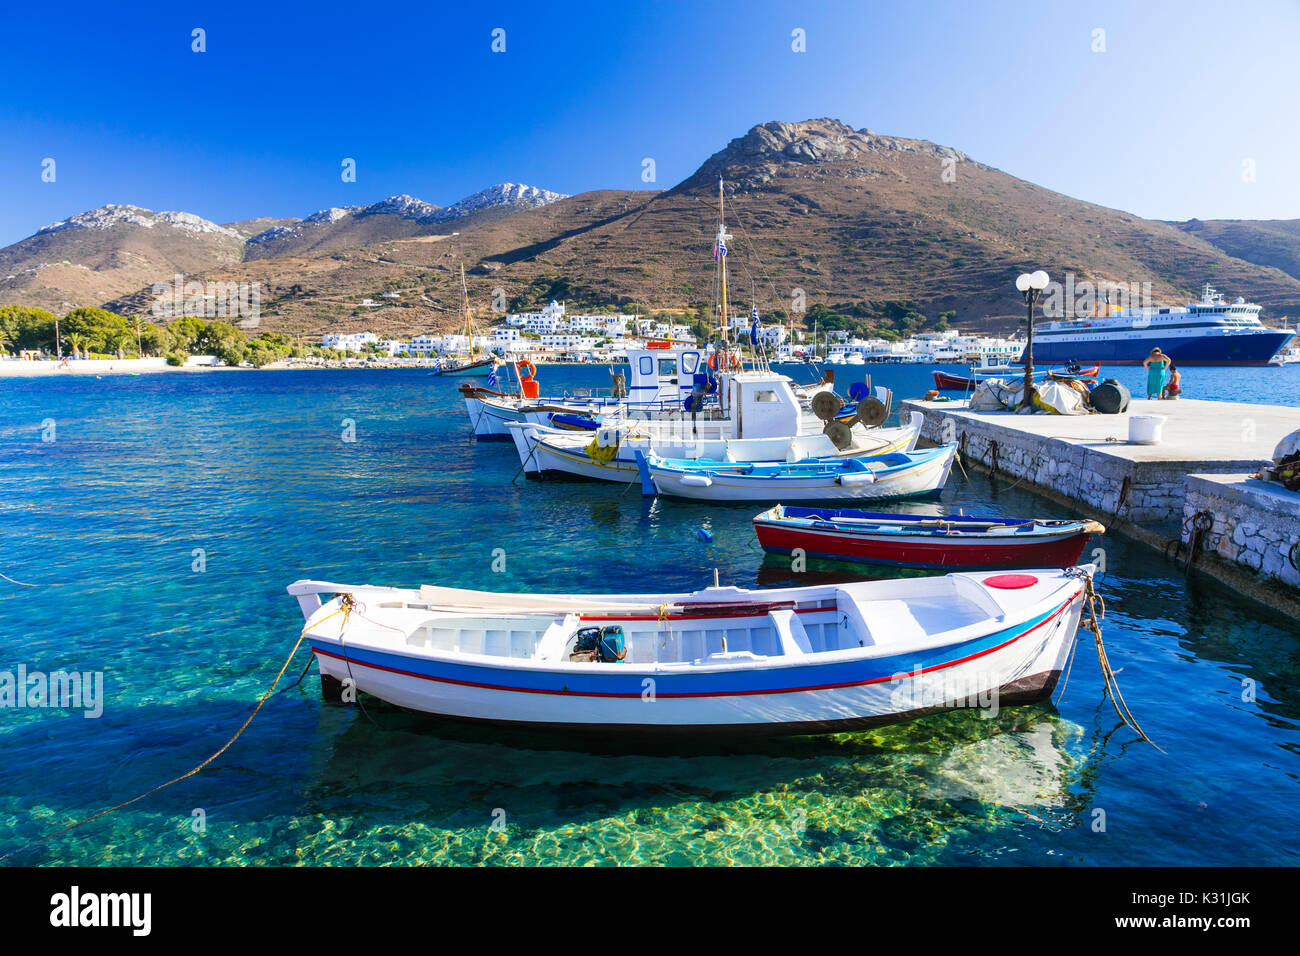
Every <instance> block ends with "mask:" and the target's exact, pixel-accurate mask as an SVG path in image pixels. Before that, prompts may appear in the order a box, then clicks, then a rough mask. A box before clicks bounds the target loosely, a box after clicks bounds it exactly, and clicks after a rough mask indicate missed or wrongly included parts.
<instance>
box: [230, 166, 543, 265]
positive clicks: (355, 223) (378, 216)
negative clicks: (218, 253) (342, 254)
mask: <svg viewBox="0 0 1300 956" xmlns="http://www.w3.org/2000/svg"><path fill="white" fill-rule="evenodd" d="M563 198H565V197H564V196H562V195H561V194H560V193H553V192H550V191H548V190H545V189H538V188H537V187H535V186H521V185H517V184H515V183H499V184H497V185H495V186H489V187H488V188H487V189H484V190H481V191H479V192H477V193H475V194H474V195H472V196H468V197H466V198H465V199H462V200H460V201H459V202H456V203H453V204H452V205H450V206H448V207H446V208H445V209H440V208H439V207H437V206H434V205H431V204H429V203H427V202H424V201H423V200H420V199H416V198H414V197H412V196H405V195H403V196H390V197H389V198H388V199H385V200H382V201H381V202H377V203H373V204H371V205H369V206H347V207H344V208H338V207H335V208H331V209H322V210H321V211H320V212H316V213H313V214H312V215H310V216H308V217H307V218H306V219H302V220H299V221H296V222H291V223H282V224H279V225H276V226H273V227H272V228H270V229H267V230H265V231H264V232H260V233H258V234H257V235H254V236H251V237H250V238H249V240H248V245H247V250H246V253H245V255H246V258H248V259H268V258H272V257H275V256H297V255H312V254H317V253H327V252H335V251H338V250H340V249H352V248H356V247H358V246H363V245H367V244H369V243H372V242H379V241H383V240H386V239H405V238H409V237H411V236H425V235H435V234H438V233H443V232H450V231H452V230H453V229H458V228H460V227H462V226H464V227H465V228H469V227H471V226H472V225H474V224H475V223H478V222H486V221H490V220H492V219H497V218H502V217H504V216H509V215H511V214H513V213H515V212H518V211H519V210H521V209H535V208H537V207H538V206H545V205H548V204H549V203H553V202H556V201H557V200H560V199H563Z"/></svg>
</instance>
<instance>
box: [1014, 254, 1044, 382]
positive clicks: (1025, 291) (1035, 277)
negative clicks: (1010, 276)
mask: <svg viewBox="0 0 1300 956" xmlns="http://www.w3.org/2000/svg"><path fill="white" fill-rule="evenodd" d="M1048 281H1049V280H1048V277H1047V273H1046V272H1044V271H1043V270H1042V269H1039V270H1038V271H1037V272H1026V273H1023V274H1022V275H1021V276H1020V278H1018V279H1016V289H1018V290H1019V292H1020V294H1021V295H1023V296H1024V297H1025V306H1026V308H1027V309H1028V319H1029V327H1028V329H1027V330H1026V332H1025V354H1024V356H1023V358H1024V361H1025V392H1024V395H1022V396H1021V398H1020V407H1021V408H1028V407H1030V405H1032V404H1033V394H1034V392H1033V388H1034V302H1035V301H1037V299H1038V296H1039V295H1040V294H1041V293H1042V291H1043V290H1044V289H1046V288H1047V283H1048Z"/></svg>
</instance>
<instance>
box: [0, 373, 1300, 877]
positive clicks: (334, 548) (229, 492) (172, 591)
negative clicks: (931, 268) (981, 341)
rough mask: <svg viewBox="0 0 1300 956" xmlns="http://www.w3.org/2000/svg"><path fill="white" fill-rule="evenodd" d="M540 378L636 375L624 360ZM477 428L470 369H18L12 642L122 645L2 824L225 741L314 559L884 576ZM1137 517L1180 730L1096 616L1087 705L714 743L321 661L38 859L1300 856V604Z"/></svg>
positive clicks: (958, 498) (55, 653)
mask: <svg viewBox="0 0 1300 956" xmlns="http://www.w3.org/2000/svg"><path fill="white" fill-rule="evenodd" d="M864 371H870V372H871V373H872V374H873V376H874V377H875V380H876V382H878V383H881V384H888V385H891V386H893V387H895V389H896V390H897V392H898V393H899V395H900V396H908V395H917V394H920V393H921V392H922V391H924V389H925V388H927V387H928V383H929V371H930V370H929V369H928V368H919V367H884V366H875V367H868V368H865V369H863V368H846V367H840V368H838V369H837V370H836V372H837V378H838V379H839V381H840V385H841V390H843V389H844V388H845V387H847V383H848V382H849V381H851V380H852V379H853V378H855V377H861V375H862V373H863V372H864ZM1138 372H1140V370H1136V371H1135V370H1132V369H1119V370H1117V373H1118V374H1117V377H1120V378H1121V379H1122V380H1124V381H1126V383H1128V384H1130V385H1134V386H1135V385H1137V384H1138V383H1139V380H1140V375H1138ZM1191 372H1192V373H1193V374H1194V375H1195V383H1194V384H1193V383H1192V382H1191V381H1189V383H1188V384H1189V387H1188V394H1189V395H1196V396H1197V397H1211V398H1235V399H1238V400H1246V401H1272V402H1277V403H1282V404H1300V368H1289V369H1250V370H1232V369H1195V370H1191ZM795 374H796V376H797V377H800V378H810V377H811V376H809V375H806V374H803V373H802V370H795ZM541 377H542V381H543V387H544V389H545V388H547V387H548V386H554V387H557V388H558V387H561V386H563V385H582V384H597V385H604V384H607V382H608V376H607V374H606V373H605V372H604V370H603V369H601V368H563V369H562V368H545V369H543V370H542V372H541ZM1129 377H1132V378H1133V379H1134V381H1133V382H1128V378H1129ZM1190 378H1191V375H1189V379H1190ZM45 419H53V420H54V423H55V428H56V438H57V440H56V441H54V442H49V443H47V442H42V441H41V440H40V437H41V429H42V421H43V420H45ZM343 419H352V420H353V422H354V423H355V430H356V441H355V442H353V443H345V442H343V441H342V440H341V436H342V434H343V424H342V422H343ZM468 435H469V427H468V422H467V420H466V418H465V415H464V410H463V406H462V405H461V404H460V402H459V399H458V397H457V396H456V395H455V383H454V382H453V381H441V380H439V379H436V378H433V377H430V376H428V375H425V374H424V373H421V372H375V373H369V372H347V373H342V372H339V373H321V372H228V373H216V374H170V375H153V376H138V377H131V376H116V377H105V378H103V379H89V380H85V379H64V380H59V381H55V382H40V381H25V380H7V381H5V380H0V529H3V531H0V573H4V574H6V575H8V576H9V577H11V578H14V579H15V580H18V581H24V582H30V583H34V584H37V585H38V587H34V588H25V587H18V586H15V585H12V584H9V583H8V582H5V581H3V580H0V669H8V670H13V669H16V667H17V665H18V664H19V663H25V664H26V665H27V666H28V668H29V669H36V668H41V669H44V670H47V671H48V670H55V669H58V668H63V669H67V670H74V669H75V670H102V671H103V672H104V674H105V681H106V695H107V703H106V708H105V711H104V714H103V716H102V717H101V718H99V719H97V720H87V719H84V718H83V717H81V716H80V715H79V714H75V713H74V714H70V713H66V712H61V711H52V710H4V711H0V761H3V764H2V765H3V766H4V768H5V785H4V787H3V788H2V790H3V792H2V793H0V832H3V834H4V837H3V843H0V852H4V851H7V850H8V849H11V848H13V847H16V846H18V845H20V844H22V843H24V842H26V841H28V840H32V839H36V838H39V837H42V836H45V835H46V834H48V833H50V832H51V831H52V830H55V829H57V828H59V827H61V826H64V825H66V824H67V823H70V822H72V821H74V820H76V819H79V818H81V817H83V816H87V815H89V814H90V813H93V812H95V811H98V810H100V809H102V808H104V807H106V806H109V805H111V804H113V803H117V802H120V801H122V800H124V799H128V798H130V797H132V796H134V795H136V794H137V793H139V792H141V791H144V790H146V789H148V788H149V787H152V786H153V785H155V784H156V783H158V782H160V781H162V780H165V779H169V778H171V777H172V776H175V775H176V774H178V773H180V772H183V771H185V770H188V769H189V768H190V767H192V766H193V765H194V764H196V763H198V762H199V761H201V760H202V759H204V758H206V757H207V756H208V755H209V754H210V753H211V752H212V751H213V750H214V749H216V747H217V746H219V745H220V744H221V743H223V742H224V741H225V740H226V739H227V738H228V737H229V735H230V734H231V733H233V732H234V730H235V729H236V728H237V727H238V725H239V724H240V723H241V722H242V721H243V719H244V718H245V717H246V716H247V714H248V712H249V710H250V708H251V705H252V702H253V701H255V700H256V698H257V697H258V696H259V695H260V694H261V692H262V691H263V690H264V688H265V687H266V685H267V684H268V683H269V682H270V679H271V677H272V676H273V675H274V673H275V669H276V668H277V667H279V665H280V663H281V662H282V660H283V658H284V656H285V655H286V654H287V653H288V649H289V648H290V647H291V646H292V643H293V641H294V639H295V638H296V637H297V635H298V633H299V631H300V629H301V623H302V619H301V616H300V614H299V612H298V610H297V606H296V603H295V602H294V601H293V600H292V599H291V598H289V597H288V596H287V595H286V594H285V593H284V586H285V585H286V584H287V583H289V582H290V581H292V580H294V579H296V578H299V577H319V578H332V579H336V580H339V581H344V582H350V583H356V582H372V583H382V584H403V585H414V584H418V583H421V582H426V581H427V582H436V583H444V584H452V585H462V586H473V587H485V588H494V589H512V590H513V589H519V590H526V589H550V590H555V589H565V590H606V589H608V590H629V589H645V588H664V589H674V588H689V587H695V586H699V585H700V584H702V583H705V582H706V581H707V580H709V579H710V578H711V575H712V569H713V568H715V567H716V568H718V569H719V571H720V574H721V577H722V580H723V581H724V582H726V583H734V584H737V585H742V586H753V585H763V586H771V585H776V584H781V583H785V582H792V581H794V580H795V579H796V578H797V579H798V580H799V581H802V582H804V583H810V582H811V580H814V579H820V578H823V577H825V578H830V577H838V578H840V579H848V578H852V577H855V576H859V575H864V574H870V573H872V572H871V571H870V570H869V569H862V568H858V567H855V566H852V565H833V564H832V565H826V564H814V565H812V566H811V567H810V572H809V573H808V574H803V575H792V574H791V573H790V571H789V565H788V562H786V561H782V560H780V559H775V558H770V557H769V558H766V559H765V558H764V557H763V555H762V552H761V551H760V550H759V549H758V547H757V544H756V542H755V540H754V535H753V532H752V530H751V526H750V521H749V519H750V518H751V517H752V514H753V513H754V512H755V511H756V510H757V509H755V508H752V507H744V506H739V507H736V506H723V507H716V506H714V507H710V506H704V505H697V504H690V503H679V502H664V503H659V504H655V505H645V504H643V503H642V501H641V499H640V497H639V495H638V494H637V493H636V489H632V490H630V491H627V492H624V491H623V489H620V488H618V487H615V486H605V485H595V484H579V483H564V482H547V483H537V482H528V481H525V480H523V479H522V478H521V479H520V480H519V481H518V482H517V483H516V484H513V485H512V484H511V483H510V477H511V475H513V474H514V472H515V471H516V470H517V468H518V461H517V458H516V457H515V455H514V452H513V450H512V449H511V448H510V447H509V446H507V445H495V444H484V445H476V444H475V443H474V442H473V441H472V440H470V439H469V437H468ZM942 501H943V503H945V504H947V505H950V506H952V507H957V506H961V507H965V508H983V509H996V510H1001V511H1004V512H1006V513H1008V514H1037V515H1043V516H1065V515H1066V514H1067V512H1066V511H1065V510H1064V509H1062V508H1061V507H1059V506H1057V505H1054V504H1052V503H1050V502H1046V501H1043V500H1041V499H1039V498H1037V497H1036V496H1034V495H1032V494H1030V493H1027V492H1025V491H1024V490H1023V489H1022V488H1011V487H1009V486H1008V484H1007V483H1005V482H1001V481H993V482H991V481H990V480H989V479H988V478H987V477H986V476H983V475H972V476H971V478H970V479H969V480H967V479H965V478H963V476H961V475H960V474H958V475H956V476H954V479H953V481H952V482H951V483H950V485H949V487H948V488H947V489H946V490H945V492H944V494H943V498H942ZM701 527H705V528H708V529H709V530H710V531H711V533H712V535H713V541H712V542H710V543H706V542H704V541H701V540H700V539H699V536H698V530H699V529H700V528H701ZM1103 546H1104V548H1105V550H1106V561H1107V567H1108V569H1109V570H1108V574H1107V575H1106V577H1105V579H1104V581H1103V582H1102V584H1101V591H1102V593H1103V594H1104V596H1105V598H1106V601H1107V604H1108V607H1109V614H1108V617H1107V620H1106V624H1105V634H1106V639H1107V647H1108V650H1109V653H1110V657H1111V661H1112V664H1113V665H1114V666H1115V667H1116V668H1117V669H1119V671H1120V673H1119V680H1120V683H1121V686H1122V688H1123V690H1124V693H1125V695H1126V697H1127V699H1128V702H1129V704H1130V706H1131V707H1132V708H1133V710H1134V712H1135V713H1136V715H1137V717H1138V719H1139V720H1140V721H1141V722H1142V724H1143V726H1144V728H1145V729H1146V730H1147V732H1148V733H1149V734H1150V735H1151V736H1152V738H1153V739H1155V740H1156V741H1157V742H1159V743H1160V744H1161V746H1162V747H1164V748H1165V750H1166V751H1167V753H1163V754H1162V753H1160V752H1159V751H1157V750H1155V749H1154V748H1152V747H1150V746H1148V745H1146V744H1143V743H1141V742H1139V741H1136V740H1135V739H1134V738H1133V736H1132V734H1131V733H1130V732H1129V731H1128V730H1126V729H1124V728H1123V727H1118V728H1117V721H1116V718H1115V716H1114V714H1113V712H1112V710H1111V709H1110V705H1109V703H1107V702H1106V700H1105V699H1104V697H1103V696H1102V691H1101V684H1100V677H1099V675H1098V671H1097V663H1096V659H1095V655H1093V654H1092V651H1091V647H1090V645H1088V644H1081V645H1080V648H1079V654H1078V656H1077V657H1076V660H1075V665H1074V670H1073V673H1072V676H1071V678H1070V681H1069V684H1068V685H1067V687H1066V689H1065V692H1064V696H1063V698H1062V699H1061V700H1060V702H1059V705H1058V706H1052V705H1040V706H1036V707H1028V708H1016V709H1012V710H1006V711H1003V712H1002V713H1001V714H999V715H998V716H997V717H996V718H993V719H988V720H986V719H982V718H980V717H979V716H978V715H976V714H972V713H963V714H950V715H940V716H934V717H929V718H925V719H923V720H919V721H915V722H912V723H909V724H904V725H900V726H896V727H888V728H883V729H879V730H876V731H873V732H870V733H863V734H845V735H837V736H828V737H818V738H798V739H777V740H765V741H757V742H755V741H746V742H739V743H736V742H721V743H708V742H700V743H696V744H689V745H682V744H681V743H675V744H665V745H655V744H645V743H627V744H620V743H619V742H616V741H615V742H604V743H592V742H591V741H569V740H566V739H564V738H561V737H556V736H551V735H527V734H519V733H506V732H502V731H496V730H490V729H478V728H466V727H462V726H459V725H455V724H450V723H446V722H439V721H433V720H428V719H423V718H417V717H414V716H411V715H407V714H403V713H401V712H398V711H395V710H393V709H391V708H388V707H385V706H383V705H380V704H378V703H376V702H373V701H372V702H369V703H368V704H367V706H366V707H365V709H364V711H363V710H361V709H347V708H336V707H330V706H326V705H323V704H322V703H321V702H320V700H319V697H318V691H317V682H316V678H315V674H314V672H313V673H312V674H311V675H310V676H309V677H308V678H307V679H306V680H305V681H304V682H303V685H302V686H301V687H300V688H297V689H294V690H290V691H288V692H286V693H283V694H281V695H279V696H277V697H276V698H275V699H274V700H272V701H271V702H269V703H268V704H267V705H266V707H265V708H263V711H262V713H261V715H260V716H259V717H258V719H257V720H256V721H255V722H254V723H253V725H252V726H251V727H250V728H249V730H248V731H247V732H246V733H245V734H244V736H243V737H242V738H240V740H239V741H238V742H237V743H236V744H235V746H234V747H233V748H232V749H231V750H230V751H228V752H227V753H226V754H225V755H224V756H223V757H222V758H220V759H219V760H218V761H217V762H216V764H215V765H214V767H213V768H212V769H210V770H209V771H207V772H204V773H203V774H200V775H198V776H197V777H195V778H191V779H189V780H187V781H185V782H183V783H181V784H178V785H177V786H175V787H172V788H170V789H168V790H165V791H163V792H161V793H159V794H156V795H154V796H152V797H150V798H148V799H147V800H145V801H142V802H141V803H139V804H136V805H134V806H132V807H130V808H128V809H126V810H124V811H121V812H119V813H118V814H115V815H113V816H110V817H106V818H104V819H101V820H97V821H95V822H94V823H91V824H89V825H87V826H85V827H83V828H81V829H80V830H77V831H76V832H74V833H72V834H69V835H67V836H64V837H59V838H56V839H54V840H52V841H51V842H50V843H49V844H47V845H46V846H44V847H42V848H40V849H38V850H35V851H32V852H31V854H30V855H27V856H24V857H21V858H18V859H17V860H15V861H14V862H26V863H33V862H36V863H45V864H113V863H119V864H120V863H145V864H155V863H157V864H213V863H237V864H293V863H307V864H328V863H339V864H355V863H359V862H360V863H376V864H382V863H396V864H405V863H416V862H425V863H474V864H477V863H486V864H493V865H508V864H534V863H589V862H594V863H602V864H607V863H669V864H698V863H705V864H721V863H728V862H741V863H767V862H788V863H850V864H857V863H879V864H915V863H989V864H1001V863H1012V864H1021V863H1035V864H1070V863H1086V864H1118V863H1131V864H1192V863H1196V864H1242V863H1251V864H1295V863H1296V862H1297V860H1300V837H1298V836H1297V831H1296V828H1295V826H1294V815H1295V811H1296V809H1297V807H1298V806H1300V754H1298V753H1297V748H1298V746H1300V694H1298V693H1297V685H1298V683H1300V645H1298V644H1297V638H1298V635H1297V633H1296V627H1295V625H1294V623H1293V622H1291V621H1288V620H1285V619H1282V618H1279V617H1273V616H1270V615H1268V614H1266V613H1264V612H1261V611H1259V610H1258V609H1256V608H1255V607H1254V606H1253V605H1250V604H1246V603H1243V602H1241V601H1239V600H1238V599H1236V598H1235V597H1234V596H1233V595H1232V594H1230V593H1228V592H1227V591H1226V590H1225V589H1223V588H1220V587H1218V586H1217V585H1215V584H1213V583H1209V584H1206V583H1196V582H1193V583H1192V584H1191V585H1186V584H1184V581H1183V576H1182V573H1181V570H1180V569H1178V568H1176V567H1175V566H1174V565H1172V564H1170V563H1168V562H1166V561H1165V560H1163V559H1162V558H1161V557H1160V556H1159V555H1157V554H1156V553H1155V552H1153V551H1151V550H1149V549H1147V548H1144V547H1140V546H1137V545H1134V544H1130V543H1128V542H1126V541H1125V540H1124V539H1122V538H1119V537H1113V536H1112V537H1108V538H1106V539H1105V540H1104V542H1103ZM196 548H200V549H203V551H204V552H205V554H206V570H205V571H203V572H201V573H197V572H194V571H192V570H191V567H192V564H193V562H194V560H195V558H194V549H196ZM494 548H503V549H505V552H506V570H505V572H504V573H494V572H493V571H492V569H491V565H492V551H493V549H494ZM305 661H306V655H305V654H301V652H300V656H299V658H298V660H297V662H296V663H295V665H294V666H292V667H291V668H290V670H289V672H288V675H289V679H290V680H292V678H293V677H295V676H296V674H297V671H298V670H299V669H300V668H301V667H302V665H303V664H304V663H305ZM1244 680H1251V681H1254V682H1255V683H1256V690H1255V693H1256V697H1257V699H1256V700H1255V701H1253V702H1248V701H1245V700H1243V699H1242V690H1243V681H1244ZM199 808H201V809H202V810H203V811H204V813H205V814H206V832H204V833H202V834H197V833H194V832H193V830H192V829H191V820H192V813H193V811H194V810H195V809H199ZM1098 810H1102V811H1104V812H1105V823H1106V827H1105V832H1094V829H1093V827H1094V821H1096V820H1097V819H1098V817H1097V813H1096V811H1098ZM494 819H495V820H498V821H503V822H504V824H505V831H504V832H498V831H495V830H493V829H492V828H491V824H492V823H493V821H494Z"/></svg>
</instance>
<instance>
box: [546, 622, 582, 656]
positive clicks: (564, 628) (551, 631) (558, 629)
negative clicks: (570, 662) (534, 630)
mask: <svg viewBox="0 0 1300 956" xmlns="http://www.w3.org/2000/svg"><path fill="white" fill-rule="evenodd" d="M579 623H581V619H580V618H579V617H578V615H576V614H567V615H565V616H564V617H562V618H557V619H556V620H555V621H553V622H552V623H551V626H550V627H548V628H547V629H546V630H545V631H543V632H542V636H541V638H540V639H539V640H538V641H537V653H536V658H537V660H539V661H558V660H560V659H561V658H562V657H563V656H564V649H565V647H567V646H568V643H569V638H570V637H572V636H573V633H574V632H575V631H576V630H577V629H578V624H579Z"/></svg>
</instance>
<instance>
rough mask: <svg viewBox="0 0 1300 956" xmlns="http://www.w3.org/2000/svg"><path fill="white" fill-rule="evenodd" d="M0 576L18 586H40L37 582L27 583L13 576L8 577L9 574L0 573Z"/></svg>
mask: <svg viewBox="0 0 1300 956" xmlns="http://www.w3.org/2000/svg"><path fill="white" fill-rule="evenodd" d="M0 578H4V579H5V580H6V581H8V582H9V583H10V584H16V585H18V586H19V587H20V588H38V587H40V585H39V584H27V583H26V582H24V581H15V580H14V579H13V578H11V577H9V575H7V574H0Z"/></svg>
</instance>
